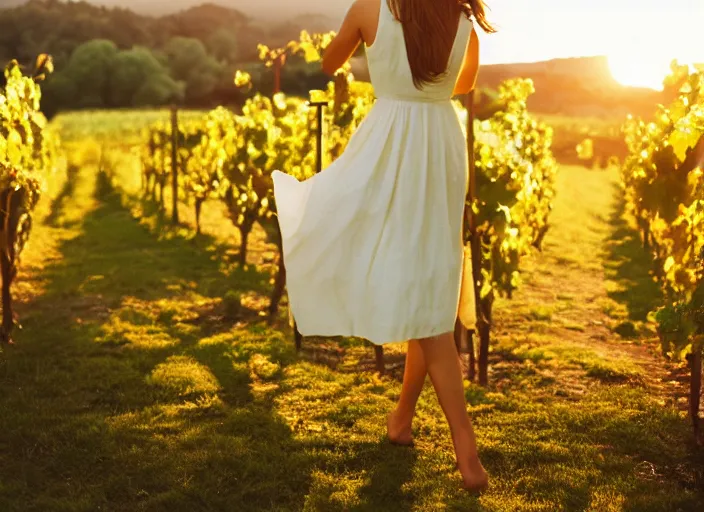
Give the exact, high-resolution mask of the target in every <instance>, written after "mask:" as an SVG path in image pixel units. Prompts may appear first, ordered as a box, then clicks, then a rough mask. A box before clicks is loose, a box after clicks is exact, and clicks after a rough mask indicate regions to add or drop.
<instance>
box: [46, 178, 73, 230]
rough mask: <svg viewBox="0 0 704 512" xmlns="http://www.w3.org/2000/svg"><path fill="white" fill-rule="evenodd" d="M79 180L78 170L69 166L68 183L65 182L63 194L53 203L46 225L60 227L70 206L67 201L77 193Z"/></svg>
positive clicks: (60, 193) (62, 189)
mask: <svg viewBox="0 0 704 512" xmlns="http://www.w3.org/2000/svg"><path fill="white" fill-rule="evenodd" d="M77 178H78V168H77V167H74V166H69V167H68V169H67V170H66V181H65V182H64V185H63V187H62V188H61V192H59V194H58V195H57V196H56V197H55V198H54V200H53V201H52V202H51V208H50V210H49V214H48V215H47V217H46V220H45V222H46V224H48V225H49V226H51V227H54V228H56V227H59V225H60V224H62V223H61V221H60V218H61V213H62V212H63V210H64V209H65V208H66V207H67V206H68V204H67V201H69V200H70V199H71V197H72V196H73V194H74V192H75V191H76V180H77Z"/></svg>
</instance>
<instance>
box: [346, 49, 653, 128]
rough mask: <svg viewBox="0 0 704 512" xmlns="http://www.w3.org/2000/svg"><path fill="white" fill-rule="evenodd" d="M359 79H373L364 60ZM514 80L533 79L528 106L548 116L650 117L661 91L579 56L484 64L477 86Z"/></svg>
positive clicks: (359, 62)
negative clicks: (623, 80) (620, 78)
mask: <svg viewBox="0 0 704 512" xmlns="http://www.w3.org/2000/svg"><path fill="white" fill-rule="evenodd" d="M353 71H354V73H355V76H356V77H357V78H359V79H360V80H369V72H368V69H367V66H366V62H365V61H364V59H363V58H362V59H360V58H358V59H355V60H354V63H353ZM510 78H531V79H532V80H533V82H534V84H535V94H534V95H533V96H531V98H530V99H529V103H528V104H529V107H530V109H531V110H533V111H535V112H540V113H544V114H564V115H571V116H590V117H592V116H593V117H623V116H625V115H626V114H629V113H631V114H634V115H639V116H644V117H649V116H651V115H652V113H653V111H654V106H655V105H656V104H657V103H658V102H659V101H661V100H662V93H660V92H657V91H653V90H652V89H640V88H636V87H626V86H623V85H621V84H620V83H619V82H617V81H616V80H615V79H614V78H613V75H612V74H611V70H610V69H609V63H608V60H607V59H606V57H577V58H572V59H554V60H549V61H544V62H532V63H521V64H493V65H485V66H482V67H481V69H480V71H479V79H478V81H477V87H478V88H480V89H494V90H495V89H497V88H498V86H499V84H501V82H503V81H505V80H508V79H510Z"/></svg>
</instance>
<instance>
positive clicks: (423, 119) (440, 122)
mask: <svg viewBox="0 0 704 512" xmlns="http://www.w3.org/2000/svg"><path fill="white" fill-rule="evenodd" d="M472 19H474V20H475V21H476V22H477V23H478V24H479V25H480V26H481V27H482V28H483V29H484V31H485V32H493V31H494V29H493V28H492V26H491V25H490V24H489V23H488V22H487V21H486V18H485V13H484V4H483V2H482V0H466V1H465V0H357V1H356V2H355V3H354V5H352V7H351V8H350V10H349V11H348V14H347V16H346V18H345V20H344V22H343V25H342V28H341V29H340V31H339V33H338V35H337V37H336V38H335V39H334V41H333V42H332V43H331V44H330V46H329V47H328V48H327V49H326V51H325V55H324V59H323V69H324V70H325V71H326V72H328V73H330V74H333V73H334V72H335V71H337V70H338V69H339V68H340V67H342V65H343V64H344V63H346V62H347V61H348V60H349V58H350V57H351V56H352V55H353V54H354V53H355V51H356V50H357V48H358V46H359V45H360V44H362V43H364V45H365V47H366V53H367V58H368V62H369V71H370V75H371V79H372V84H373V85H374V90H375V94H376V97H377V102H376V103H375V105H374V107H373V108H372V110H371V112H370V113H369V115H368V116H367V118H366V119H365V120H364V121H363V122H362V123H361V124H360V126H359V128H358V129H357V131H356V132H355V134H354V136H353V137H352V138H351V139H350V141H349V144H348V146H347V149H346V150H345V152H344V154H343V155H342V156H341V157H340V158H338V159H337V160H336V161H335V162H334V163H333V164H332V165H330V167H328V168H327V169H326V170H325V171H323V172H322V173H320V174H318V175H317V176H315V177H313V178H311V179H309V180H306V181H304V182H298V181H297V180H296V179H295V178H293V177H291V176H289V175H286V174H283V173H281V172H276V173H274V176H273V178H274V192H275V197H276V204H277V209H278V215H279V224H280V227H281V232H282V235H283V247H284V259H285V262H286V269H287V285H288V290H289V298H290V303H291V309H292V312H293V316H294V318H295V319H296V320H297V323H298V327H299V330H300V332H301V333H302V334H303V335H346V336H357V337H362V338H366V339H368V340H370V341H372V342H373V343H376V344H385V343H390V342H398V341H404V340H411V341H410V342H409V344H408V354H407V357H406V367H405V374H404V379H403V387H402V391H401V397H400V400H399V403H398V405H397V407H396V409H395V410H394V411H393V412H392V413H391V414H390V415H389V417H388V421H387V428H388V436H389V438H390V440H391V441H392V442H394V443H397V444H404V445H407V444H411V443H412V437H411V423H412V419H413V416H414V412H415V406H416V402H417V400H418V397H419V395H420V392H421V389H422V388H423V384H424V382H425V377H426V374H429V375H430V379H431V381H432V383H433V386H434V388H435V391H436V393H437V396H438V399H439V402H440V405H441V406H442V409H443V411H444V413H445V416H446V418H447V421H448V423H449V425H450V430H451V432H452V440H453V444H454V448H455V453H456V457H457V467H458V469H459V471H460V473H461V474H462V478H463V481H464V486H465V487H466V488H468V489H470V490H481V489H483V488H485V487H486V486H487V485H488V476H487V473H486V471H485V470H484V468H483V467H482V464H481V462H480V460H479V456H478V453H477V445H476V440H475V436H474V431H473V429H472V423H471V420H470V418H469V416H468V414H467V407H466V402H465V397H464V390H463V383H462V373H461V366H460V362H459V358H458V357H457V351H456V348H455V343H454V339H453V331H454V325H455V319H456V317H457V311H458V304H459V297H460V282H461V273H462V257H463V247H462V217H463V210H464V203H465V194H466V191H467V185H468V182H467V178H468V175H467V152H466V141H465V137H464V134H463V131H462V126H461V124H460V121H459V119H458V117H457V113H456V111H455V109H454V107H453V105H452V103H451V101H450V100H451V97H452V96H453V95H455V94H464V93H468V92H469V91H470V90H472V89H473V87H474V84H475V81H476V77H477V71H478V67H479V43H478V40H477V35H476V33H475V32H474V29H473V21H472Z"/></svg>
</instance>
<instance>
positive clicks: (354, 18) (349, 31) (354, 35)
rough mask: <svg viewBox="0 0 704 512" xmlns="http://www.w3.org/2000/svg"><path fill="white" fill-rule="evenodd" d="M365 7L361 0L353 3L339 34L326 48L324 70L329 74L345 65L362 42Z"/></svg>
mask: <svg viewBox="0 0 704 512" xmlns="http://www.w3.org/2000/svg"><path fill="white" fill-rule="evenodd" d="M363 8H364V3H363V2H362V1H360V0H357V1H356V2H355V3H354V4H352V7H350V9H349V10H348V11H347V16H345V20H344V21H343V22H342V27H341V28H340V31H339V32H338V33H337V36H335V39H333V40H332V42H331V43H330V45H329V46H328V47H327V48H326V49H325V53H324V55H323V71H324V72H325V73H327V74H328V75H334V74H335V72H336V71H337V70H338V69H340V68H341V67H342V66H344V65H345V63H346V62H347V61H348V60H350V58H351V57H352V56H353V55H354V53H355V52H356V51H357V48H358V47H359V45H360V43H361V42H362V30H361V27H362V23H361V22H362V19H363V18H362V16H363V14H364V10H363Z"/></svg>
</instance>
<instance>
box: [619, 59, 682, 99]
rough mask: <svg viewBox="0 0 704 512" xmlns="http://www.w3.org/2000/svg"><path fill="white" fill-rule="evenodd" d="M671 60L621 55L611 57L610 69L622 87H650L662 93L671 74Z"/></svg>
mask: <svg viewBox="0 0 704 512" xmlns="http://www.w3.org/2000/svg"><path fill="white" fill-rule="evenodd" d="M670 62H672V59H671V58H668V57H664V56H663V57H660V58H656V57H654V56H653V55H643V56H635V55H633V54H621V55H611V56H609V68H610V69H611V74H612V75H613V77H614V79H615V80H616V81H617V82H619V83H620V84H622V85H627V86H631V87H648V88H650V89H655V90H658V91H661V90H662V88H663V84H662V82H663V80H664V78H665V77H666V76H667V75H668V74H669V72H670Z"/></svg>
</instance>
